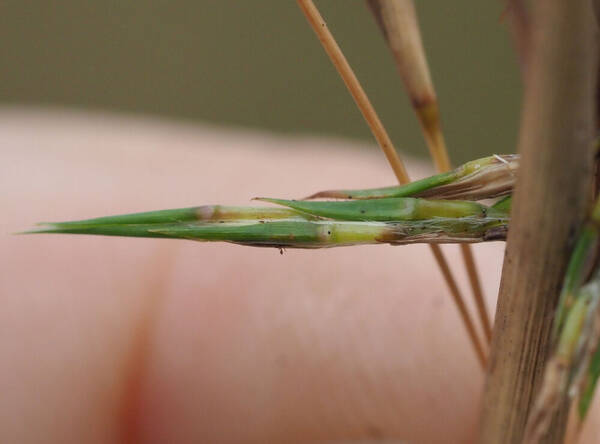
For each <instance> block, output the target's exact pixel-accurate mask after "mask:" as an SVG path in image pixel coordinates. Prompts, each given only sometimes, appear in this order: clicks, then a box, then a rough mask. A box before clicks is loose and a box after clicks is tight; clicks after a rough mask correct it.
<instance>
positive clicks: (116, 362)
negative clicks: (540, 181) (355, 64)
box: [0, 108, 600, 443]
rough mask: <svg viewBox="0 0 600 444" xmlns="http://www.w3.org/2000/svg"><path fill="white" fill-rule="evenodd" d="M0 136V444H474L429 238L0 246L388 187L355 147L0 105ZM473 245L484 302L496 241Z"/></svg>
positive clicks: (467, 375) (458, 338)
mask: <svg viewBox="0 0 600 444" xmlns="http://www.w3.org/2000/svg"><path fill="white" fill-rule="evenodd" d="M0 134H2V136H1V137H2V138H3V142H2V145H1V146H0V152H1V153H2V158H3V161H2V162H1V163H0V189H2V193H0V208H2V209H3V211H2V213H3V217H2V221H1V222H0V295H1V296H0V297H1V298H2V307H3V308H2V310H0V353H1V354H2V357H3V358H2V359H0V378H1V380H2V381H3V383H2V387H3V389H2V392H3V394H2V397H1V398H0V442H20V443H38V442H44V443H65V442H86V443H106V442H123V443H138V442H139V443H162V442H178V443H187V442H210V443H237V442H248V443H255V442H256V443H266V442H359V441H360V442H369V441H379V442H380V441H386V442H397V441H399V440H405V441H407V442H411V443H469V442H473V437H474V436H475V428H476V425H477V414H478V409H479V406H480V395H481V391H482V387H483V374H482V371H481V369H480V368H479V367H478V365H477V362H476V360H475V357H474V354H473V351H472V349H471V348H470V344H469V343H468V341H467V337H466V334H465V331H464V328H463V327H462V325H461V324H460V321H459V318H458V315H457V311H456V309H455V307H454V306H453V304H452V302H451V299H450V296H449V294H448V291H447V289H446V287H445V284H444V283H443V281H442V279H441V276H440V273H439V271H438V270H437V269H436V267H435V264H434V261H433V258H432V255H431V253H430V252H429V251H428V248H427V247H426V246H422V245H418V246H407V247H390V246H366V247H353V248H338V249H331V250H319V251H295V250H288V251H286V252H284V254H283V255H280V254H279V252H278V251H277V250H275V249H259V248H254V249H253V248H246V247H240V246H236V245H228V244H202V243H195V242H190V241H177V240H155V239H121V238H105V237H91V236H54V235H39V236H38V235H36V236H12V235H10V234H8V233H12V232H15V231H19V230H23V229H27V228H30V227H31V226H33V224H34V223H35V222H39V221H44V220H69V219H81V218H86V217H94V216H104V215H109V214H117V213H124V212H133V211H145V210H154V209H162V208H175V207H184V206H192V205H200V204H215V203H222V204H231V205H233V204H240V205H241V204H246V203H249V199H250V198H252V197H254V196H258V195H260V196H276V197H282V198H296V197H300V196H304V195H307V194H309V193H312V192H314V191H317V190H319V189H329V188H339V187H342V188H350V187H371V186H383V185H391V184H393V183H394V178H393V175H392V173H391V170H390V169H389V167H388V166H387V165H386V164H385V160H384V158H383V156H382V155H381V153H379V152H377V151H376V150H375V149H374V148H372V149H365V150H358V149H356V148H357V146H351V144H349V143H348V142H340V141H337V140H323V139H309V138H306V139H297V138H291V137H286V138H284V137H276V136H272V135H266V134H262V133H259V132H251V131H233V130H228V131H226V130H223V129H215V128H207V127H202V126H191V125H182V124H176V123H172V122H165V121H160V120H152V119H142V118H132V117H126V116H118V115H104V114H84V113H76V112H71V113H68V112H64V111H63V112H56V111H54V112H49V111H43V110H24V109H14V108H13V109H4V110H0ZM409 170H410V171H411V173H413V175H414V176H415V178H417V177H423V176H424V175H425V174H426V172H427V171H426V170H425V169H424V168H423V167H422V166H419V165H417V164H416V163H414V162H412V163H410V164H409ZM474 250H475V255H476V258H477V259H478V262H479V264H480V274H481V276H482V278H483V282H484V289H485V294H486V295H487V297H488V306H489V307H490V310H491V309H493V307H494V306H495V300H494V298H495V296H494V295H495V294H496V291H497V286H498V282H499V276H500V269H501V268H500V267H501V261H502V254H503V244H502V243H490V244H486V245H478V246H476V247H475V249H474ZM444 251H445V252H446V253H447V256H448V258H449V261H450V263H451V265H452V266H453V268H454V269H455V270H456V275H457V277H458V278H459V283H460V285H461V287H462V288H463V289H465V291H466V294H467V295H468V290H467V288H468V287H467V286H466V284H465V282H466V278H465V274H464V270H463V267H462V261H461V259H460V255H459V252H458V248H457V247H456V246H448V247H444ZM598 404H599V403H598V401H597V400H596V402H595V406H594V408H593V410H592V411H591V412H590V421H589V423H588V424H587V425H586V427H585V430H584V432H583V434H584V436H583V440H582V441H581V442H582V443H592V442H596V441H595V440H594V437H596V436H598V433H599V431H600V421H599V420H598V419H599V416H600V410H599V408H600V406H599V405H598Z"/></svg>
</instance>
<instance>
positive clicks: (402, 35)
mask: <svg viewBox="0 0 600 444" xmlns="http://www.w3.org/2000/svg"><path fill="white" fill-rule="evenodd" d="M368 5H369V7H370V8H371V10H372V11H373V14H374V15H375V19H376V20H377V23H378V24H379V26H380V28H381V30H382V32H383V34H384V36H385V38H386V40H387V42H388V45H389V46H390V49H391V50H392V53H393V54H394V58H395V60H396V64H397V66H398V71H399V72H400V76H401V77H402V80H403V82H404V86H405V88H406V90H407V92H408V94H409V96H410V100H411V103H412V105H413V108H414V110H415V113H416V114H417V117H418V118H419V122H420V123H421V128H422V129H423V136H424V137H425V141H426V143H427V147H428V148H429V153H430V155H431V158H432V159H433V162H434V164H435V167H436V169H437V171H438V172H440V173H443V172H446V171H449V170H450V169H451V164H450V157H449V155H448V150H447V148H446V142H445V141H444V135H443V133H442V125H441V121H440V112H439V106H438V102H437V96H436V93H435V89H434V86H433V81H432V80H431V74H430V72H429V66H428V64H427V57H426V56H425V49H424V48H423V41H422V39H421V33H420V31H419V23H418V20H417V13H416V10H415V6H414V3H413V1H412V0H368ZM461 253H462V256H463V259H464V263H465V267H466V269H467V275H468V277H469V283H470V285H471V289H472V291H473V297H474V299H475V305H476V306H477V312H478V314H479V318H480V322H481V326H482V329H483V331H484V334H485V336H486V338H487V340H488V342H489V341H490V340H491V321H490V317H489V315H488V311H487V307H486V304H485V298H484V296H483V290H482V288H481V283H480V281H479V278H478V273H477V267H476V264H475V258H474V257H473V252H472V251H471V248H470V246H468V245H465V246H463V247H461Z"/></svg>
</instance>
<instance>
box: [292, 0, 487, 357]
mask: <svg viewBox="0 0 600 444" xmlns="http://www.w3.org/2000/svg"><path fill="white" fill-rule="evenodd" d="M298 5H299V6H300V9H301V10H302V12H303V13H304V15H305V16H306V18H307V20H308V22H309V23H310V25H311V27H312V29H313V30H314V32H315V33H316V34H317V36H318V38H319V40H320V41H321V44H322V45H323V48H324V49H325V52H327V55H328V56H329V58H330V59H331V61H332V63H333V64H334V66H335V67H336V69H337V71H338V73H339V75H340V77H341V78H342V79H343V81H344V83H345V84H346V86H347V88H348V90H349V91H350V94H351V95H352V97H353V98H354V101H355V102H356V105H357V106H358V108H359V109H360V111H361V112H362V114H363V116H364V118H365V120H366V121H367V123H368V125H369V127H370V128H371V131H372V132H373V135H374V136H375V139H377V142H378V143H379V146H380V147H381V149H382V150H383V152H384V153H385V156H386V158H387V160H388V162H389V164H390V166H391V167H392V169H393V170H394V174H395V175H396V178H397V179H398V182H399V183H400V184H405V183H408V182H409V181H410V180H409V177H408V174H407V173H406V168H404V164H403V163H402V161H401V160H400V158H399V157H398V153H397V152H396V150H395V148H394V147H393V145H392V141H391V139H390V138H389V136H388V135H387V132H386V131H385V128H384V127H383V124H382V123H381V121H380V120H379V117H378V116H377V114H376V113H375V110H374V109H373V106H372V105H371V102H370V101H369V99H368V97H367V95H366V93H365V91H364V90H363V88H362V86H361V85H360V83H359V81H358V79H357V78H356V75H355V74H354V72H353V71H352V68H351V67H350V65H349V63H348V61H347V60H346V57H345V56H344V54H343V53H342V50H341V49H340V47H339V46H338V44H337V43H336V41H335V39H334V38H333V35H332V34H331V32H330V31H329V29H328V28H327V24H326V23H325V21H324V20H323V17H321V14H320V13H319V11H318V9H317V8H316V6H315V5H314V3H313V2H312V0H298ZM448 166H449V164H448ZM430 248H431V250H432V252H433V256H434V257H435V259H436V261H437V264H438V266H439V268H440V270H441V271H442V274H443V276H444V279H445V280H446V284H447V285H448V288H449V289H450V293H451V294H452V297H453V299H454V302H455V303H456V305H457V307H458V309H459V312H460V314H461V317H462V321H463V323H464V325H465V328H466V329H467V332H468V334H469V337H470V339H471V342H472V344H473V347H474V349H475V352H476V355H477V358H478V360H479V362H480V363H481V365H482V367H484V368H485V355H484V354H483V353H482V346H481V343H480V340H479V338H478V337H477V335H476V332H475V329H474V328H473V322H472V321H471V318H470V316H469V313H468V311H466V310H464V309H463V308H462V307H464V305H465V304H464V300H463V297H462V295H461V294H460V291H459V289H458V286H457V285H456V281H455V279H454V277H453V275H452V273H451V271H450V267H449V266H448V263H447V261H446V259H445V257H444V256H443V253H442V251H441V248H440V247H439V246H438V245H430Z"/></svg>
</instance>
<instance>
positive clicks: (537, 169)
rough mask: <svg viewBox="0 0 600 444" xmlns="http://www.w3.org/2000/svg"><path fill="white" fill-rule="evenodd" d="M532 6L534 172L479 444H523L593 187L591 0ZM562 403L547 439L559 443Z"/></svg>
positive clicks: (518, 191)
mask: <svg viewBox="0 0 600 444" xmlns="http://www.w3.org/2000/svg"><path fill="white" fill-rule="evenodd" d="M531 5H532V10H531V11H532V22H531V23H532V29H531V32H532V34H531V36H532V40H531V58H530V61H529V66H528V70H527V79H526V81H525V95H524V101H523V111H522V117H521V129H520V134H519V144H518V145H519V153H520V154H521V171H524V172H527V174H519V175H518V179H517V185H516V188H515V194H514V202H513V209H512V212H511V229H510V232H509V235H508V242H507V248H506V258H505V261H504V268H503V271H502V281H501V285H500V294H499V296H498V305H497V309H496V322H495V324H494V334H493V339H492V348H491V356H490V365H489V367H488V377H487V381H486V388H485V394H484V399H483V412H482V419H481V430H480V436H479V439H480V441H479V442H485V443H489V444H496V443H497V444H500V443H520V442H523V441H522V440H523V438H524V430H525V423H526V420H527V417H528V415H529V412H530V410H531V408H532V405H533V399H534V398H535V395H536V393H537V392H538V390H539V387H540V385H541V381H542V379H541V378H542V375H543V369H544V365H545V363H546V359H547V357H548V354H549V351H550V347H551V344H552V328H551V323H552V319H553V317H554V313H555V310H556V306H557V303H558V300H559V293H560V289H561V286H562V281H563V277H564V275H565V272H566V270H567V264H568V261H569V256H570V255H571V253H572V251H573V247H574V242H575V235H576V233H577V232H578V230H579V229H580V228H581V222H582V221H583V219H584V217H585V213H586V210H587V206H588V205H589V203H590V199H589V195H590V190H591V186H592V180H591V179H592V174H591V173H592V165H593V157H594V149H593V137H594V133H595V125H596V121H595V116H594V94H595V91H596V77H597V63H596V59H597V54H598V42H597V35H596V29H595V28H596V24H595V23H594V21H595V18H594V14H593V11H592V7H591V3H590V2H589V0H570V1H568V2H566V1H564V0H546V1H538V2H531ZM567 60H568V63H566V62H565V61H567ZM564 402H565V403H566V400H565V401H564ZM564 407H565V405H564V404H562V406H561V408H559V409H558V411H559V413H558V414H557V415H556V416H554V418H553V420H552V422H551V426H550V430H549V431H548V434H547V435H546V437H545V438H544V442H549V443H550V442H551V443H561V442H562V439H563V436H564V425H565V418H564Z"/></svg>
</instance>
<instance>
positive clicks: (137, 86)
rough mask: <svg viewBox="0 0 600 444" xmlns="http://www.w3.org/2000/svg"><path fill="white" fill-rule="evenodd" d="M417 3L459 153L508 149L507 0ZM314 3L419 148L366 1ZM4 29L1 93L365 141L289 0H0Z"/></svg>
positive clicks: (396, 124)
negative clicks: (504, 9)
mask: <svg viewBox="0 0 600 444" xmlns="http://www.w3.org/2000/svg"><path fill="white" fill-rule="evenodd" d="M417 3H418V5H417V6H418V12H419V17H420V22H421V25H422V30H423V35H424V42H425V46H426V49H427V51H428V56H429V61H430V64H431V68H432V73H433V78H434V81H435V83H436V86H437V90H438V96H439V99H440V103H441V108H442V118H443V122H444V128H445V132H446V137H447V139H448V144H449V147H450V150H451V153H452V157H453V159H454V161H455V163H457V162H460V161H464V160H468V159H469V158H473V157H475V156H478V155H485V154H490V153H500V152H512V151H514V144H515V139H516V128H517V121H518V118H519V115H518V114H519V111H518V110H519V100H520V99H519V97H520V81H519V76H518V70H517V66H516V60H515V57H514V54H513V51H512V47H511V42H510V38H509V35H508V30H507V25H506V24H504V23H501V15H502V2H498V1H484V2H478V1H468V2H467V1H456V2H444V1H439V0H438V1H435V0H421V1H417ZM317 6H318V7H319V8H320V9H321V12H322V14H323V16H324V17H325V19H326V20H327V21H328V23H329V26H330V28H331V30H332V32H333V33H334V35H335V36H336V38H337V39H338V42H339V43H340V46H341V47H342V49H343V50H344V51H345V53H346V56H347V58H348V59H349V61H350V63H351V65H352V66H353V67H354V69H355V71H356V73H357V75H358V77H359V79H360V80H361V81H362V82H363V85H364V87H365V89H366V91H367V93H368V94H369V96H370V98H371V100H372V102H373V103H374V105H375V106H376V109H377V110H378V112H379V114H380V116H381V118H382V120H383V122H384V124H385V125H386V126H387V127H388V130H389V132H390V133H391V136H392V139H393V140H394V142H395V144H396V145H397V147H399V148H400V149H402V150H405V151H408V152H410V153H413V154H421V155H423V154H424V153H425V152H426V151H425V150H426V148H425V145H424V142H423V140H422V137H421V134H420V129H419V126H418V122H417V120H416V118H415V117H414V116H413V114H412V111H411V110H410V108H409V103H408V100H407V98H406V95H405V94H404V92H403V89H402V85H401V83H400V79H399V77H398V75H397V73H396V69H395V65H394V62H393V59H392V57H391V55H390V53H389V51H388V49H387V47H386V45H385V42H384V40H383V38H382V36H381V35H380V33H379V30H378V29H377V27H376V25H375V22H374V19H373V17H372V16H371V14H370V12H369V10H368V9H367V7H366V4H365V3H364V2H363V1H362V0H321V1H318V2H317ZM0 42H2V43H0V48H1V49H0V105H10V104H20V105H22V104H32V105H40V104H41V105H59V106H75V107H83V108H94V109H108V110H120V111H130V112H131V111H132V112H141V113H146V114H153V115H159V116H168V117H171V118H180V119H186V120H188V121H202V122H206V121H208V122H214V123H218V124H221V125H236V126H245V127H253V128H262V129H268V130H273V131H277V132H286V133H304V134H309V133H310V134H322V135H336V136H337V135H339V136H345V137H349V138H355V139H363V140H371V135H370V133H369V131H368V129H367V127H366V125H365V124H364V123H363V121H362V117H361V115H360V114H359V112H358V111H357V109H356V108H355V106H354V104H353V102H352V99H351V98H350V96H349V95H348V93H347V92H346V90H345V87H344V86H343V84H342V82H341V81H340V79H339V78H338V77H337V75H336V73H335V71H334V69H333V67H332V66H331V64H330V62H329V61H328V60H327V58H326V56H325V53H324V52H323V50H322V49H321V47H320V45H319V43H318V40H317V39H316V37H315V36H314V35H313V33H312V31H311V30H310V28H309V26H308V24H307V23H306V21H305V19H304V17H303V15H302V14H301V13H300V11H299V9H298V7H297V5H296V3H295V2H294V1H291V0H288V1H282V0H263V1H198V0H196V1H191V0H179V1H173V0H172V1H158V0H153V1H116V0H103V1H97V2H89V1H80V0H63V1H59V2H37V1H24V0H5V1H3V2H2V8H1V16H0ZM282 148H284V147H282Z"/></svg>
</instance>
